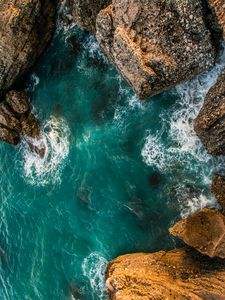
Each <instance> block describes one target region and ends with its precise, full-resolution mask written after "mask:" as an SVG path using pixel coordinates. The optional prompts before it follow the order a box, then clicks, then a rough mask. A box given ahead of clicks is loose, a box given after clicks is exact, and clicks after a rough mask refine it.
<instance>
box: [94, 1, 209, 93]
mask: <svg viewBox="0 0 225 300" xmlns="http://www.w3.org/2000/svg"><path fill="white" fill-rule="evenodd" d="M204 13H205V10H204V7H203V4H202V1H200V0H197V1H196V0H191V1H188V2H186V1H165V0H160V1H153V0H148V1H142V0H133V1H130V0H125V1H121V0H113V1H112V5H109V6H108V7H107V8H105V9H103V10H101V11H100V12H99V14H98V16H97V22H96V27H97V31H96V36H97V39H98V41H99V42H100V45H101V48H102V49H103V51H104V52H105V53H106V54H107V56H108V57H109V58H110V60H111V61H112V62H113V63H114V64H115V65H116V67H117V68H118V69H119V71H120V72H121V73H122V75H123V77H124V78H125V79H126V80H127V81H128V83H130V85H131V86H132V87H133V89H134V90H135V91H136V92H137V94H138V95H139V96H140V97H141V98H148V97H150V96H153V95H154V94H157V93H159V92H162V91H163V90H165V89H168V88H170V87H172V86H174V85H176V84H178V83H180V82H181V81H184V80H188V79H190V78H192V77H194V76H195V75H197V74H199V73H200V72H202V71H203V70H206V69H209V68H210V67H212V66H213V64H214V62H215V49H214V45H212V43H211V33H210V31H209V29H208V26H207V25H206V24H205V18H204Z"/></svg>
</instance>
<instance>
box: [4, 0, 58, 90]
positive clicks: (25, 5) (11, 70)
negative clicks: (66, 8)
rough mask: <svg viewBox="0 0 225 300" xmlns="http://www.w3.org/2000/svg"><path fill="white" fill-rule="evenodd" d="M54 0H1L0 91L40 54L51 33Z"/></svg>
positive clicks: (9, 84)
mask: <svg viewBox="0 0 225 300" xmlns="http://www.w3.org/2000/svg"><path fill="white" fill-rule="evenodd" d="M55 6H56V2H55V1H54V0H45V1H44V0H1V1H0V28H1V29H0V92H1V91H5V90H7V89H8V88H9V87H11V86H12V84H14V83H15V81H16V80H17V79H18V77H19V76H21V75H22V74H23V73H24V72H25V71H26V70H27V69H28V68H29V67H30V66H31V65H32V64H33V63H34V62H35V60H36V59H37V57H38V56H39V55H40V54H41V52H42V51H43V49H44V48H45V46H46V44H47V43H48V41H49V39H50V38H51V36H52V33H53V30H54V26H55V22H54V15H55Z"/></svg>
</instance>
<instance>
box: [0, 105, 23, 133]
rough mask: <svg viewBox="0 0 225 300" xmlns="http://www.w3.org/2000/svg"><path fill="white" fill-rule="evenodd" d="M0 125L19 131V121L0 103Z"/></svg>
mask: <svg viewBox="0 0 225 300" xmlns="http://www.w3.org/2000/svg"><path fill="white" fill-rule="evenodd" d="M0 125H2V126H3V127H8V128H9V129H12V130H15V131H16V132H20V131H21V124H20V120H19V119H17V117H16V116H15V114H14V113H13V112H12V111H11V110H10V108H9V107H8V106H7V105H5V104H4V103H0Z"/></svg>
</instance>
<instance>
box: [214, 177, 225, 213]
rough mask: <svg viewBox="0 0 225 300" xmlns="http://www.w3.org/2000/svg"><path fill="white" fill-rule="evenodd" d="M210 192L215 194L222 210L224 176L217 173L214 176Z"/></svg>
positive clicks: (223, 207) (224, 188) (224, 197)
mask: <svg viewBox="0 0 225 300" xmlns="http://www.w3.org/2000/svg"><path fill="white" fill-rule="evenodd" d="M211 192H212V193H213V194H214V195H215V197H216V199H217V201H218V202H219V204H220V206H221V207H222V209H223V211H225V178H223V177H222V176H219V175H216V176H214V178H213V182H212V186H211Z"/></svg>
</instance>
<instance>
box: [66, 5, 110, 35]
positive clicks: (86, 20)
mask: <svg viewBox="0 0 225 300" xmlns="http://www.w3.org/2000/svg"><path fill="white" fill-rule="evenodd" d="M71 1H72V7H73V17H74V20H75V22H76V23H77V24H78V25H79V26H80V27H81V28H83V29H85V30H87V31H90V32H92V33H94V32H95V31H96V18H97V14H98V13H99V11H100V10H101V9H103V8H105V7H106V6H108V5H109V4H110V3H111V2H112V1H111V0H98V1H96V0H71Z"/></svg>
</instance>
